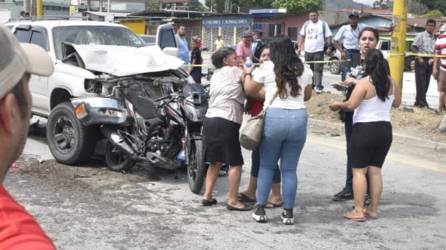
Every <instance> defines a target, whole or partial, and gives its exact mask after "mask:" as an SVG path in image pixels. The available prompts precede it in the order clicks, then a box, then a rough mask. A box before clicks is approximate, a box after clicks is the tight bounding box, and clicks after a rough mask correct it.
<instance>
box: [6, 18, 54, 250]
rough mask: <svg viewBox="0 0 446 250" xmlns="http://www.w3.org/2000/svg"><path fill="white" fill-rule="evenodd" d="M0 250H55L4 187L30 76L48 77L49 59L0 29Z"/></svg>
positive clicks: (21, 134)
mask: <svg viewBox="0 0 446 250" xmlns="http://www.w3.org/2000/svg"><path fill="white" fill-rule="evenodd" d="M0 51H1V54H2V55H1V57H0V249H23V250H25V249H39V250H46V249H55V247H54V245H53V243H52V241H51V240H50V239H49V238H48V236H46V234H45V232H44V231H43V230H42V228H41V227H40V226H39V224H38V223H37V222H36V220H35V219H34V218H33V217H32V216H31V215H30V214H29V213H28V212H27V211H26V210H25V209H24V208H23V207H22V206H21V205H19V204H18V203H17V201H15V200H14V198H12V197H11V195H10V194H9V193H8V191H6V189H5V187H4V186H3V181H4V179H5V176H6V173H7V172H8V169H9V167H10V166H11V165H12V164H13V162H14V161H15V160H17V158H18V157H19V156H20V154H21V152H22V150H23V147H24V145H25V142H26V137H27V134H28V127H29V118H30V116H31V94H30V92H29V88H28V83H29V79H30V76H31V74H35V75H40V76H49V75H51V74H52V72H53V64H52V62H51V59H50V57H49V55H48V54H47V53H46V52H45V51H44V50H43V49H42V48H40V47H38V46H36V45H33V44H22V45H20V44H19V43H18V42H17V40H16V39H15V38H14V36H13V35H12V34H11V32H10V31H9V29H7V28H6V27H5V26H3V25H0Z"/></svg>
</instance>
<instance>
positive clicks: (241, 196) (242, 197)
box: [238, 193, 256, 202]
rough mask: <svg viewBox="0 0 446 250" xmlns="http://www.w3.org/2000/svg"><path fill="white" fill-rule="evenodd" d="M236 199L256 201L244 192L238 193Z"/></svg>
mask: <svg viewBox="0 0 446 250" xmlns="http://www.w3.org/2000/svg"><path fill="white" fill-rule="evenodd" d="M238 200H239V201H242V202H256V198H251V197H249V196H248V195H246V194H244V193H239V194H238Z"/></svg>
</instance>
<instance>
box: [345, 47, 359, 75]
mask: <svg viewBox="0 0 446 250" xmlns="http://www.w3.org/2000/svg"><path fill="white" fill-rule="evenodd" d="M345 53H346V54H347V57H348V59H350V62H343V63H341V80H342V81H344V80H345V79H346V78H347V73H349V72H350V71H351V68H354V67H356V66H358V65H359V63H360V61H361V53H360V52H359V50H354V49H346V50H345Z"/></svg>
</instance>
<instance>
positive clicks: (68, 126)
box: [53, 117, 76, 152]
mask: <svg viewBox="0 0 446 250" xmlns="http://www.w3.org/2000/svg"><path fill="white" fill-rule="evenodd" d="M53 134H54V144H55V146H56V148H57V150H59V151H61V152H69V151H70V150H72V149H73V148H74V147H75V145H76V132H75V130H74V126H73V124H72V122H71V121H70V120H69V119H67V118H66V117H61V118H59V119H57V121H56V123H55V125H54V129H53Z"/></svg>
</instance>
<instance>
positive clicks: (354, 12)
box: [348, 10, 359, 18]
mask: <svg viewBox="0 0 446 250" xmlns="http://www.w3.org/2000/svg"><path fill="white" fill-rule="evenodd" d="M352 17H356V18H359V12H358V11H356V10H353V11H352V13H350V15H348V18H352Z"/></svg>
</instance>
